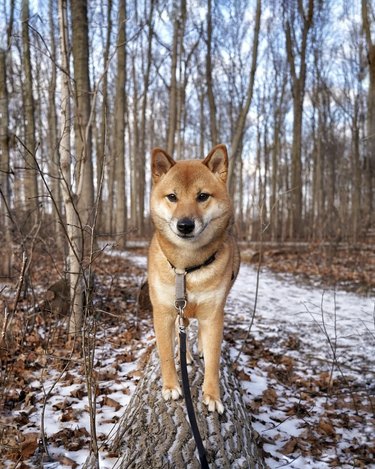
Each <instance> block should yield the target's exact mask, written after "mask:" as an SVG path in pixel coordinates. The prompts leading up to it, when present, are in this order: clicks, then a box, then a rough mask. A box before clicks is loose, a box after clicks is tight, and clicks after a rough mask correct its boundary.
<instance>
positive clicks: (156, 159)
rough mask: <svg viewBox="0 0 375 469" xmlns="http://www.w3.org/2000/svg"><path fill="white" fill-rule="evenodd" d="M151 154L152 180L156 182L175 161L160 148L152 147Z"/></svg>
mask: <svg viewBox="0 0 375 469" xmlns="http://www.w3.org/2000/svg"><path fill="white" fill-rule="evenodd" d="M151 156H152V163H151V170H152V182H153V183H155V182H158V181H159V179H160V178H161V177H162V176H163V175H164V174H166V173H167V172H168V171H169V170H170V169H171V168H172V166H174V165H175V164H176V162H175V161H174V159H173V158H171V157H170V156H169V155H168V153H166V152H165V151H164V150H162V149H161V148H154V149H153V150H152V152H151Z"/></svg>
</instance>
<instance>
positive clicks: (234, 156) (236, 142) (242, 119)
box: [228, 0, 262, 195]
mask: <svg viewBox="0 0 375 469" xmlns="http://www.w3.org/2000/svg"><path fill="white" fill-rule="evenodd" d="M261 14H262V0H257V6H256V12H255V25H254V36H253V51H252V57H251V69H250V77H249V84H248V88H247V94H246V101H245V104H244V106H243V108H242V109H241V111H240V114H239V116H238V118H237V122H236V124H235V127H234V128H235V132H234V135H233V138H232V142H231V157H230V160H229V168H228V187H229V191H230V193H231V194H232V195H233V194H234V187H235V183H234V170H235V165H236V162H237V161H238V159H239V158H240V157H241V155H240V152H239V149H240V148H241V146H242V139H243V134H244V130H245V124H246V118H247V114H248V112H249V109H250V105H251V102H252V100H253V92H254V83H255V72H256V69H257V61H258V45H259V32H260V19H261Z"/></svg>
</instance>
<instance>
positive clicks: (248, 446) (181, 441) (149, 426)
mask: <svg viewBox="0 0 375 469" xmlns="http://www.w3.org/2000/svg"><path fill="white" fill-rule="evenodd" d="M230 363H231V362H230V358H229V354H228V352H227V351H226V350H224V351H223V358H222V367H221V387H222V402H223V404H224V407H225V412H224V414H223V415H222V416H219V414H217V413H216V412H214V413H210V412H208V410H207V407H206V406H205V405H204V404H203V403H202V402H201V388H202V383H203V362H202V361H201V360H199V359H198V363H195V364H194V365H193V366H192V367H189V368H192V370H190V373H189V380H190V389H191V395H192V400H193V405H194V407H195V411H196V417H197V422H198V426H199V431H200V434H201V436H202V440H203V444H204V446H205V449H206V452H207V460H208V463H209V465H210V468H224V467H228V468H229V467H230V468H264V467H265V464H264V462H263V460H262V457H261V455H260V451H259V449H258V447H257V445H256V436H255V433H254V430H253V429H252V428H251V425H250V415H249V411H248V410H247V409H246V406H245V404H244V402H243V400H242V395H241V390H240V384H239V382H238V380H237V379H236V377H235V375H234V372H233V370H232V369H231V367H230ZM161 387H162V384H161V378H160V366H159V359H158V356H157V353H156V350H154V352H153V353H152V355H151V358H150V360H149V363H148V365H147V366H146V369H145V372H144V376H143V378H142V380H141V381H140V383H139V384H138V386H137V389H136V390H135V393H134V395H133V397H132V399H131V401H130V403H129V404H128V407H127V409H126V411H125V414H124V416H123V417H122V419H121V421H120V423H119V427H118V431H117V435H116V436H115V439H114V443H113V448H112V449H113V450H114V451H117V452H119V453H120V458H119V462H118V464H117V466H116V467H118V468H124V469H125V468H129V469H130V468H134V469H135V468H140V467H152V468H154V469H157V468H177V467H178V468H180V467H181V468H182V467H189V468H192V469H194V468H199V467H200V463H199V460H198V458H197V451H196V446H195V443H194V439H193V436H192V433H191V429H190V425H189V423H188V420H187V413H186V408H185V402H184V400H183V399H179V400H177V401H172V402H165V401H164V400H163V398H162V395H161Z"/></svg>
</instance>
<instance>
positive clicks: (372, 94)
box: [362, 0, 375, 228]
mask: <svg viewBox="0 0 375 469" xmlns="http://www.w3.org/2000/svg"><path fill="white" fill-rule="evenodd" d="M369 4H370V5H369ZM369 7H370V8H371V2H369V1H368V0H362V24H363V30H364V34H365V37H366V43H367V58H368V66H369V87H368V94H367V141H366V147H367V148H366V155H365V180H366V186H367V188H366V189H367V190H366V212H367V217H366V218H367V219H366V220H365V223H366V225H367V226H366V228H369V227H370V226H371V225H372V222H373V221H374V220H375V216H374V208H375V207H374V196H373V190H374V187H373V185H374V177H375V44H374V41H373V38H372V35H371V24H370V15H369V13H370V12H369ZM372 18H373V16H372Z"/></svg>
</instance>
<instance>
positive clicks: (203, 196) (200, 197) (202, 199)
mask: <svg viewBox="0 0 375 469" xmlns="http://www.w3.org/2000/svg"><path fill="white" fill-rule="evenodd" d="M209 197H210V194H206V193H205V192H201V193H200V194H198V197H197V200H198V202H206V200H208V198H209Z"/></svg>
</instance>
